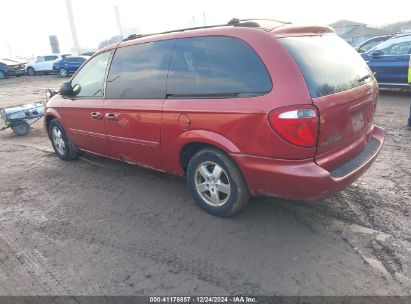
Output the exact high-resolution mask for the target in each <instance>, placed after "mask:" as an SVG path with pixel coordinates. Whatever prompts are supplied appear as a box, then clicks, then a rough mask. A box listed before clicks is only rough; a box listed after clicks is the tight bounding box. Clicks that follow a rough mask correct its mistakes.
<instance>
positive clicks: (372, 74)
mask: <svg viewBox="0 0 411 304" xmlns="http://www.w3.org/2000/svg"><path fill="white" fill-rule="evenodd" d="M372 76H374V73H370V74H368V75H365V76H364V77H361V78H360V79H358V82H363V81H365V80H367V79H368V78H371V77H372Z"/></svg>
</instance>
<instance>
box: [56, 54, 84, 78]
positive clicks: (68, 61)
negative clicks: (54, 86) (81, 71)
mask: <svg viewBox="0 0 411 304" xmlns="http://www.w3.org/2000/svg"><path fill="white" fill-rule="evenodd" d="M86 60H87V58H86V57H82V56H77V57H65V58H63V59H62V60H60V61H57V62H56V63H54V64H53V71H54V72H55V73H57V74H59V75H60V76H61V77H66V76H68V75H71V74H74V73H75V72H76V71H77V70H78V68H79V67H80V66H81V65H82V64H83V63H84V62H85V61H86Z"/></svg>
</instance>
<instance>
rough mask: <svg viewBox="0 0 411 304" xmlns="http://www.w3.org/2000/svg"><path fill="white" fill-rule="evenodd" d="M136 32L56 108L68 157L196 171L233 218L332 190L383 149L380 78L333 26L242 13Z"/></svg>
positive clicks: (52, 115) (50, 113) (79, 76)
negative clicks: (256, 201)
mask: <svg viewBox="0 0 411 304" xmlns="http://www.w3.org/2000/svg"><path fill="white" fill-rule="evenodd" d="M135 38H136V39H133V38H130V39H126V40H125V41H123V42H121V43H118V44H114V45H111V46H108V47H106V48H104V49H102V50H101V51H99V53H98V54H96V55H94V57H92V58H91V59H90V60H88V61H87V62H86V63H85V64H84V65H83V66H82V67H81V69H80V70H79V71H78V72H77V73H76V74H75V76H74V77H73V78H72V79H71V80H70V82H66V83H64V84H63V85H62V87H61V88H60V94H57V95H55V96H53V97H52V98H51V99H50V100H49V101H48V103H47V104H46V107H45V119H44V124H45V128H46V130H47V132H48V134H49V138H50V140H51V143H52V145H53V148H54V150H55V152H56V154H57V155H58V157H60V158H61V159H62V160H73V159H75V158H76V157H77V156H78V152H79V150H83V151H88V152H91V153H95V154H97V155H103V156H107V157H110V158H113V159H118V160H122V161H125V162H128V163H132V164H140V165H143V166H145V167H148V168H153V169H157V170H161V171H165V172H170V173H174V174H177V175H181V176H185V177H186V178H187V186H188V188H189V190H190V192H191V194H192V196H193V198H194V199H195V201H196V202H197V204H198V205H199V206H200V207H201V208H203V209H204V210H205V211H207V212H209V213H211V214H213V215H217V216H223V217H224V216H230V215H232V214H234V213H237V212H239V211H240V210H241V209H242V208H244V207H245V205H246V204H247V203H248V201H249V199H250V196H258V195H271V196H276V197H282V198H288V199H294V200H317V199H321V198H325V197H327V196H330V195H331V194H333V193H335V192H337V191H340V190H342V189H344V188H345V187H347V186H348V185H350V184H351V183H352V182H353V181H354V180H356V179H357V178H358V177H359V176H361V174H363V173H364V172H365V171H366V170H367V169H368V168H369V167H370V165H371V164H372V162H373V161H374V160H375V159H376V157H377V155H378V153H379V151H380V149H381V147H382V144H383V141H384V131H383V130H382V129H381V128H379V127H377V126H375V125H374V124H373V117H374V111H375V108H376V104H377V99H378V85H377V82H376V81H375V78H374V76H373V74H372V73H371V71H370V69H369V68H368V67H367V65H366V64H365V62H364V60H362V58H361V56H360V55H359V54H358V53H357V52H356V51H355V50H354V49H353V48H352V47H351V46H349V45H348V44H347V43H346V42H345V41H344V40H342V39H341V38H339V37H338V36H337V35H335V34H334V33H333V31H332V29H331V28H329V27H321V26H318V27H317V26H316V27H308V26H306V27H304V26H303V27H299V26H294V25H290V24H285V23H282V22H276V21H267V20H244V21H242V20H238V19H234V20H232V21H230V22H229V23H228V24H227V25H226V26H215V27H210V26H209V27H207V28H200V29H198V28H197V29H185V30H177V31H174V32H168V33H163V34H157V35H147V36H140V37H139V36H135ZM342 58H343V60H342ZM320 117H321V119H320ZM152 191H155V185H153V189H152ZM170 208H173V207H171V206H170Z"/></svg>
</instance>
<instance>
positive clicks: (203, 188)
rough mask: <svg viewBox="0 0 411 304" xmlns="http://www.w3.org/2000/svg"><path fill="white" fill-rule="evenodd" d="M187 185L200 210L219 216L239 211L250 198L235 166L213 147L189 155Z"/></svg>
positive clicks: (226, 156)
mask: <svg viewBox="0 0 411 304" xmlns="http://www.w3.org/2000/svg"><path fill="white" fill-rule="evenodd" d="M187 186H188V188H189V190H190V192H191V194H192V195H193V197H194V199H195V201H196V202H197V204H198V205H199V206H200V207H201V208H202V209H203V210H205V211H206V212H208V213H210V214H212V215H215V216H219V217H228V216H231V215H234V214H236V213H239V212H240V211H241V210H242V209H244V208H245V206H246V205H247V203H248V201H249V200H250V192H249V191H248V187H247V184H246V183H245V181H244V178H243V176H242V174H241V172H240V170H239V168H238V167H237V165H236V164H235V163H234V161H233V160H232V159H231V158H230V157H229V156H228V155H227V154H225V153H224V152H222V151H220V150H217V149H214V148H207V149H204V150H201V151H199V152H197V153H196V154H195V155H194V156H193V157H192V158H191V160H190V162H189V164H188V168H187Z"/></svg>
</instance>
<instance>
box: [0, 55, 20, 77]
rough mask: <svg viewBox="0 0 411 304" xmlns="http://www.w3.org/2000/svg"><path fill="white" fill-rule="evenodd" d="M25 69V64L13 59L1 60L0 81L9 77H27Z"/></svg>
mask: <svg viewBox="0 0 411 304" xmlns="http://www.w3.org/2000/svg"><path fill="white" fill-rule="evenodd" d="M24 67H25V63H22V62H18V61H15V60H12V59H0V79H5V78H7V77H9V76H21V75H25V74H26V71H25V69H24Z"/></svg>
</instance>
